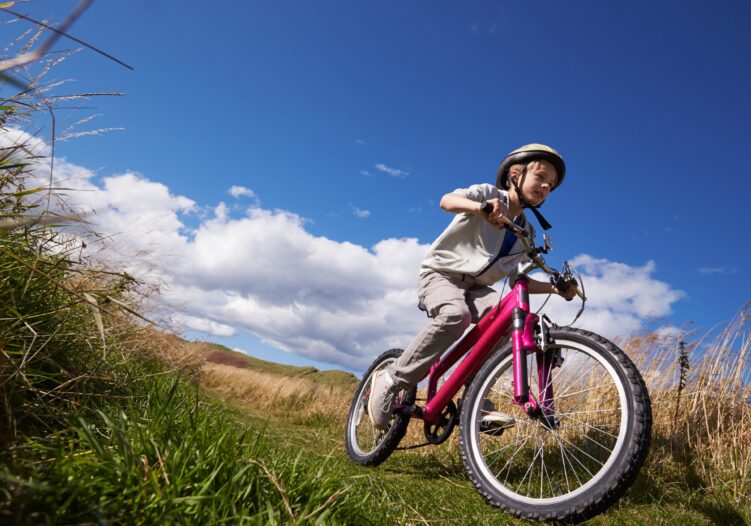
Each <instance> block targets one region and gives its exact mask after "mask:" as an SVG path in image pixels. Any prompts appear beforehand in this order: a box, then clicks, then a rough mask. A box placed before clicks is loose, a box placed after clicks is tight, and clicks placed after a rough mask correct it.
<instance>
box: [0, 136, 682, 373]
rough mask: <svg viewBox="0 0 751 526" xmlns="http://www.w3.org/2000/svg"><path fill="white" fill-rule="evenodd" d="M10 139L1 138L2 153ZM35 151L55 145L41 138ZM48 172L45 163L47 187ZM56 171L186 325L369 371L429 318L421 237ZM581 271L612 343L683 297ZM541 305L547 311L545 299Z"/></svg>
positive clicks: (617, 275)
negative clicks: (421, 305)
mask: <svg viewBox="0 0 751 526" xmlns="http://www.w3.org/2000/svg"><path fill="white" fill-rule="evenodd" d="M18 133H23V132H18ZM8 135H9V134H5V136H2V135H0V146H2V144H7V140H8V139H12V137H8ZM27 138H28V137H27ZM36 147H37V148H40V149H41V151H44V149H45V148H47V146H46V145H45V144H44V143H43V142H39V141H38V142H37V145H36ZM47 151H48V150H47ZM47 169H48V167H46V166H45V165H44V164H43V163H42V164H40V165H39V166H38V170H39V172H38V174H37V177H38V179H39V181H45V177H46V175H47V174H48V172H45V170H47ZM55 170H56V178H59V179H65V180H66V183H65V186H67V187H70V188H75V189H77V190H76V191H71V192H68V200H69V202H71V203H72V204H73V205H75V206H76V207H82V208H87V209H93V210H95V211H96V214H95V215H94V216H93V217H92V221H93V223H94V225H93V226H94V228H95V229H96V230H97V231H99V232H101V233H103V234H107V235H111V236H112V237H111V238H110V240H109V242H108V245H107V248H106V251H104V252H103V254H106V256H107V258H108V259H110V260H114V261H117V262H118V264H119V265H121V266H122V267H123V268H124V269H125V270H127V271H128V272H130V273H131V274H134V275H136V276H138V277H139V278H140V279H143V280H145V281H147V282H148V283H158V284H160V287H161V289H162V291H163V292H162V296H161V298H160V302H161V303H160V306H161V307H160V308H162V309H167V308H168V307H164V304H166V305H169V306H171V307H169V308H172V309H173V311H171V312H166V313H165V314H167V315H169V316H170V317H173V319H174V320H175V321H176V322H177V323H179V324H180V325H182V326H183V327H185V328H188V329H191V330H197V331H202V332H206V333H208V334H213V335H230V334H233V333H234V332H235V331H236V332H245V333H249V334H253V335H255V336H257V337H259V338H260V339H261V340H262V341H263V342H265V343H266V344H267V345H270V346H273V347H275V348H278V349H282V350H285V351H288V352H291V353H294V354H298V355H302V356H306V357H309V358H312V359H315V360H319V361H324V362H329V363H334V364H340V365H342V366H344V367H346V368H349V369H362V368H364V367H366V366H367V364H368V363H369V362H370V361H371V360H372V359H373V358H374V357H375V356H377V355H378V354H379V353H381V352H383V351H384V350H386V349H389V348H392V347H402V348H403V347H405V346H406V345H407V344H408V343H409V342H410V340H411V339H412V338H413V337H414V336H415V334H417V332H418V331H419V330H420V328H421V327H422V326H423V324H424V323H425V321H426V318H425V314H424V313H422V312H421V311H419V310H418V309H417V307H416V305H417V298H416V291H415V285H416V280H417V272H418V269H419V264H420V261H421V260H422V258H423V257H424V255H425V252H426V251H427V249H428V245H426V244H422V243H420V242H419V241H418V240H416V239H413V238H402V239H397V238H390V239H384V240H382V241H379V242H378V243H376V244H375V245H373V246H371V247H365V246H362V245H359V244H357V243H352V242H347V241H344V242H338V241H333V240H331V239H328V238H326V237H323V236H317V235H314V234H312V233H311V232H309V231H308V230H307V228H306V225H307V222H306V221H305V219H304V218H302V217H300V216H299V215H297V214H294V213H292V212H290V211H285V210H267V209H263V208H261V207H260V206H258V205H257V204H252V205H248V206H246V207H245V208H244V209H242V210H243V213H242V214H241V215H239V216H238V215H237V214H233V215H232V216H230V215H229V213H228V207H227V205H226V204H225V203H223V202H221V203H219V204H216V205H214V206H213V213H209V214H203V213H199V212H201V211H202V210H206V209H209V210H211V208H212V207H211V205H210V204H208V203H202V204H200V205H198V204H197V203H196V202H194V201H193V200H191V199H189V198H188V197H185V196H180V195H175V194H173V193H172V192H171V191H170V189H169V188H167V187H166V186H165V185H163V184H161V183H158V182H154V181H151V180H149V179H147V178H145V177H144V176H142V175H139V174H136V173H133V172H126V173H122V174H116V175H111V176H106V177H95V174H94V173H93V172H92V171H90V170H87V169H85V168H83V167H81V166H77V165H74V164H72V163H69V162H67V161H66V160H65V159H57V161H56V164H55ZM56 184H58V183H57V182H56ZM353 208H354V207H353ZM189 222H190V224H191V225H193V226H192V227H190V228H189V227H188V226H187V225H188V223H189ZM196 223H197V226H196ZM93 245H95V244H90V247H92V246H93ZM90 253H91V252H90ZM573 264H574V265H576V266H577V267H578V268H579V269H580V270H581V271H582V273H583V274H584V284H585V286H586V291H587V295H588V296H589V298H590V300H589V302H588V304H587V305H588V308H587V311H586V312H585V313H584V316H583V317H582V318H581V320H580V322H579V323H578V324H577V325H579V326H582V327H586V328H588V329H590V330H593V331H595V332H599V333H602V334H603V335H604V336H606V337H610V338H613V337H616V336H626V335H628V334H633V333H634V332H636V331H639V330H640V329H642V328H643V327H644V324H645V322H646V320H648V319H653V318H660V317H664V316H667V315H668V314H669V313H670V311H671V306H672V304H673V303H674V302H675V301H677V300H678V299H680V298H681V297H682V295H683V293H682V292H681V291H676V290H674V289H672V288H671V287H670V286H669V285H668V284H667V283H664V282H661V281H658V280H656V279H654V277H653V273H654V271H655V264H654V263H653V262H648V263H646V264H645V265H644V266H641V267H630V266H628V265H624V264H622V263H617V262H612V261H608V260H605V259H595V258H592V257H590V256H586V255H582V256H579V257H577V258H575V259H574V260H573ZM533 298H535V301H537V302H538V303H537V304H538V305H539V301H541V300H542V299H543V297H540V296H535V297H533ZM576 309H577V305H575V302H571V303H566V302H565V301H563V300H562V299H561V298H557V297H555V298H552V299H551V300H550V302H549V304H548V306H547V307H546V309H545V310H546V312H547V313H548V314H549V315H550V316H551V317H552V318H553V320H554V321H556V322H558V323H561V324H565V323H568V321H570V320H571V319H572V318H573V316H574V313H575V311H576ZM175 312H178V314H175Z"/></svg>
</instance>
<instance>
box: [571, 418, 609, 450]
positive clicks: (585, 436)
mask: <svg viewBox="0 0 751 526" xmlns="http://www.w3.org/2000/svg"><path fill="white" fill-rule="evenodd" d="M575 420H576V419H575ZM577 421H578V420H577ZM578 422H580V421H578ZM580 424H581V425H583V426H586V427H587V428H588V429H592V430H594V431H599V432H600V433H602V434H604V435H607V436H609V437H610V438H614V439H615V440H618V435H613V434H611V433H608V432H606V431H603V430H601V429H598V428H597V427H596V426H593V425H591V424H587V423H585V422H580ZM584 438H586V439H587V440H591V441H592V442H594V443H595V444H597V445H598V446H600V447H603V448H604V449H607V448H605V446H602V444H600V443H599V442H597V441H596V440H595V439H593V438H591V437H590V436H589V435H586V434H585V435H584ZM611 451H612V449H608V452H611Z"/></svg>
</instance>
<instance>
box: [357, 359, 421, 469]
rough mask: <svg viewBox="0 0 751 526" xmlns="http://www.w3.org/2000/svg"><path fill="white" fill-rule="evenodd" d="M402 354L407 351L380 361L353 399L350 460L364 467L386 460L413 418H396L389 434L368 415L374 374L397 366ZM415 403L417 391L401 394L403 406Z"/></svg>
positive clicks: (364, 378) (401, 416)
mask: <svg viewBox="0 0 751 526" xmlns="http://www.w3.org/2000/svg"><path fill="white" fill-rule="evenodd" d="M402 352H404V351H402V350H401V349H391V350H389V351H386V352H385V353H383V354H381V355H380V356H379V357H378V358H376V359H375V360H374V361H373V363H372V364H371V366H370V367H369V368H368V370H367V371H366V372H365V374H364V375H363V378H362V381H361V382H360V385H359V386H358V387H357V391H355V396H354V398H353V399H352V405H351V407H350V409H349V415H348V416H347V427H346V430H345V443H346V446H347V455H349V458H351V459H352V460H353V461H355V462H357V463H358V464H362V465H363V466H377V465H378V464H380V463H381V462H383V461H384V460H386V459H387V458H388V457H389V455H391V453H392V452H393V451H394V450H395V449H396V446H398V445H399V442H400V441H401V439H402V438H403V437H404V435H405V433H406V432H407V426H408V425H409V417H408V416H406V415H394V416H393V417H392V418H391V422H390V425H389V429H388V430H387V431H383V430H381V429H379V428H377V427H376V426H374V425H373V423H372V422H371V421H370V416H369V415H368V399H369V398H370V383H371V380H372V379H373V375H374V374H375V373H376V371H380V370H381V369H385V368H386V367H388V366H389V365H391V364H392V363H394V362H395V361H396V359H397V358H399V356H401V354H402ZM414 401H415V389H414V388H413V389H411V390H410V391H408V392H402V393H401V403H402V404H404V405H409V404H412V403H414Z"/></svg>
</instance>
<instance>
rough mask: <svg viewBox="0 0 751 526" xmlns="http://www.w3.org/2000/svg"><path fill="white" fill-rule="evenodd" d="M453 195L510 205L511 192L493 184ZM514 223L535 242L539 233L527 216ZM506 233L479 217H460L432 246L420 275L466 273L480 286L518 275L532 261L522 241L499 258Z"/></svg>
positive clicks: (471, 215)
mask: <svg viewBox="0 0 751 526" xmlns="http://www.w3.org/2000/svg"><path fill="white" fill-rule="evenodd" d="M452 193H454V194H459V195H461V196H464V197H466V198H468V199H471V200H473V201H478V202H479V201H483V200H488V199H494V198H499V199H501V200H503V201H504V202H505V203H507V204H508V192H506V191H505V190H500V189H498V188H497V187H496V186H494V185H492V184H476V185H472V186H470V187H469V188H458V189H456V190H454V191H453V192H452ZM514 221H515V223H516V224H517V225H519V226H520V227H521V228H523V229H525V230H527V231H528V232H529V234H530V239H534V236H535V231H534V229H533V228H532V225H530V224H529V222H528V221H527V218H526V217H525V216H524V214H521V215H520V216H519V217H517V218H515V219H514ZM505 234H506V230H505V229H499V228H497V227H494V226H493V225H491V224H490V223H488V222H487V221H486V220H485V219H483V218H482V217H480V216H478V215H475V214H467V213H460V214H457V215H456V217H454V219H453V220H452V221H451V223H450V224H449V226H448V227H447V228H446V230H444V231H443V233H442V234H441V235H440V236H438V239H436V240H435V241H434V242H433V244H432V245H431V247H430V250H429V251H428V255H427V256H426V258H425V259H424V260H423V261H422V265H421V266H420V274H423V273H425V272H428V271H430V270H437V271H438V272H446V273H450V274H464V275H466V276H468V277H471V278H472V279H474V281H475V282H476V283H477V284H479V285H491V284H493V283H495V282H497V281H499V280H501V279H503V278H505V277H506V276H508V275H509V274H511V273H512V272H514V271H515V270H516V268H517V265H518V264H519V263H522V262H525V261H529V258H528V257H527V255H526V254H525V253H524V247H523V246H522V244H521V242H520V241H519V240H518V239H517V240H516V242H515V243H514V244H513V245H512V247H511V250H510V251H509V253H508V255H507V256H505V257H501V258H498V254H499V253H500V251H501V247H502V245H503V239H504V237H505ZM496 258H498V259H496Z"/></svg>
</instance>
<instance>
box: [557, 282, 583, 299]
mask: <svg viewBox="0 0 751 526" xmlns="http://www.w3.org/2000/svg"><path fill="white" fill-rule="evenodd" d="M577 290H578V289H577V283H576V280H575V279H574V278H571V279H569V280H566V281H564V282H563V285H561V286H560V287H556V286H553V292H555V293H556V294H558V295H559V296H561V297H562V298H564V299H565V300H566V301H571V300H572V299H574V296H576V293H577Z"/></svg>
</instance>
